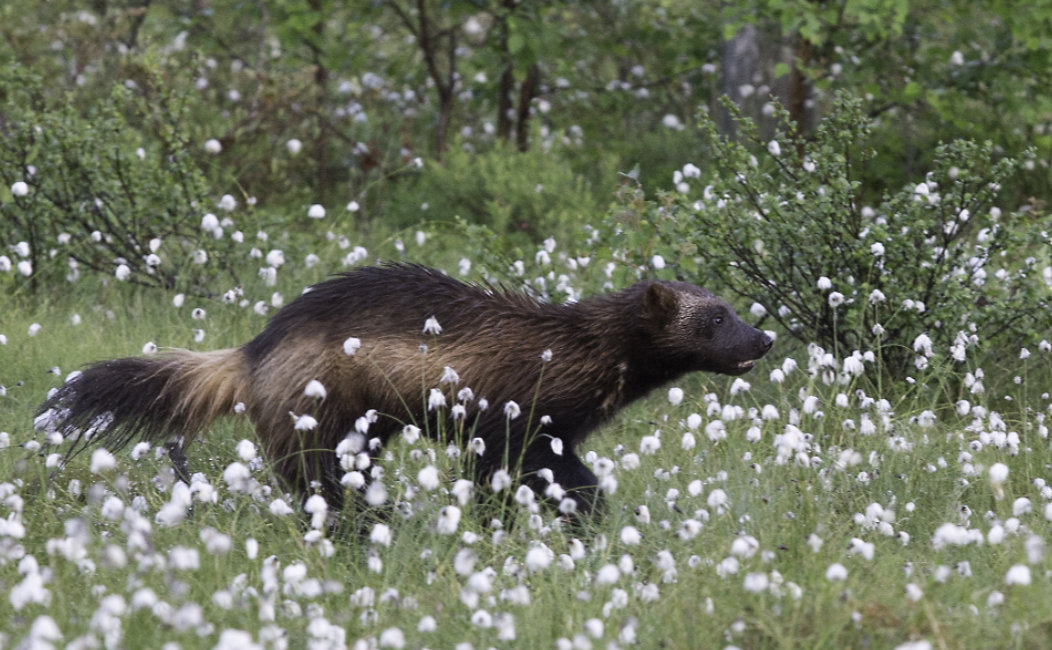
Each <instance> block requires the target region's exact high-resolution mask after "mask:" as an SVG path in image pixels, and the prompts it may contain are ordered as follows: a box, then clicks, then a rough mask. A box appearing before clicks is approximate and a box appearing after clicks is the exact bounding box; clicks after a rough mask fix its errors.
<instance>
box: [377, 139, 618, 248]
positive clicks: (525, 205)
mask: <svg viewBox="0 0 1052 650" xmlns="http://www.w3.org/2000/svg"><path fill="white" fill-rule="evenodd" d="M611 176H612V173H611ZM408 185H409V186H408V187H406V186H400V185H397V184H395V185H392V186H391V189H392V196H391V197H390V198H389V203H388V204H387V206H386V210H385V212H386V216H385V221H387V223H389V224H391V225H393V226H396V227H404V226H409V225H412V224H415V223H418V222H420V221H421V220H422V219H424V218H430V219H439V220H451V219H452V218H453V217H454V216H460V217H462V218H463V219H464V220H465V221H467V222H469V223H474V224H481V225H485V226H487V227H488V228H490V229H491V230H493V231H494V232H496V233H500V234H507V235H511V236H512V237H513V239H515V240H516V241H517V242H522V243H524V242H528V241H534V242H539V241H541V240H543V239H545V238H546V237H549V236H553V235H558V234H560V232H559V231H561V230H564V229H565V228H566V227H567V224H577V223H581V222H582V221H584V220H586V219H589V218H591V217H592V215H596V214H600V213H601V212H602V211H603V209H604V208H605V206H603V205H601V203H600V202H599V200H598V199H597V198H596V197H595V196H594V195H593V193H592V191H591V189H590V188H589V187H588V186H587V184H586V183H585V181H584V179H583V178H582V177H581V176H579V175H576V174H574V173H573V171H572V169H571V168H570V166H569V165H568V164H567V163H566V162H565V161H563V160H562V159H560V158H559V157H557V156H554V155H550V154H546V153H544V152H541V151H526V152H517V151H515V150H514V148H513V147H511V146H510V145H501V144H498V145H497V146H495V147H494V148H493V149H491V150H489V151H486V152H484V153H469V152H468V151H465V150H463V149H456V150H453V151H450V152H449V154H448V155H447V156H446V158H445V160H444V162H442V163H439V162H432V161H427V162H425V166H424V168H423V169H422V170H421V172H420V174H419V175H418V176H417V177H416V178H415V179H413V180H412V181H409V183H408Z"/></svg>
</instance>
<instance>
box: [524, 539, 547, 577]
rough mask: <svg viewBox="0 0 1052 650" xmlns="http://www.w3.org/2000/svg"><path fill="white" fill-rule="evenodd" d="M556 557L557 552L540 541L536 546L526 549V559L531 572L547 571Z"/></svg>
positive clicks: (527, 567)
mask: <svg viewBox="0 0 1052 650" xmlns="http://www.w3.org/2000/svg"><path fill="white" fill-rule="evenodd" d="M554 559H555V553H554V552H553V551H552V550H551V549H550V548H548V547H547V546H545V545H544V544H540V543H538V544H537V545H536V546H533V547H531V548H530V550H528V551H526V558H525V560H524V562H525V564H526V569H527V570H528V571H529V572H530V573H540V572H541V571H545V570H546V569H547V568H548V567H549V566H550V565H551V563H552V561H553V560H554Z"/></svg>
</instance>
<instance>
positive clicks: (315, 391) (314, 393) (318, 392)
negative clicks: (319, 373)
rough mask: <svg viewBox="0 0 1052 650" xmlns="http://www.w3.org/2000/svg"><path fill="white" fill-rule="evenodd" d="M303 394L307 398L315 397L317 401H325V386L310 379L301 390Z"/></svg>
mask: <svg viewBox="0 0 1052 650" xmlns="http://www.w3.org/2000/svg"><path fill="white" fill-rule="evenodd" d="M303 394H304V395H305V396H307V397H315V398H317V399H325V396H326V395H327V394H328V392H327V391H326V390H325V385H324V384H322V383H321V382H320V381H318V380H317V379H311V380H310V381H308V382H307V386H306V388H304V389H303Z"/></svg>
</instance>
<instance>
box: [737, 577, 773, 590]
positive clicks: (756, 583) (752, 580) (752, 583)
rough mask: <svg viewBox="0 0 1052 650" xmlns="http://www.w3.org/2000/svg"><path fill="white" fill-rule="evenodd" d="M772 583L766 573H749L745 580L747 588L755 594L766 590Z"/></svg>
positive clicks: (744, 583) (744, 584)
mask: <svg viewBox="0 0 1052 650" xmlns="http://www.w3.org/2000/svg"><path fill="white" fill-rule="evenodd" d="M770 584H771V581H770V579H769V578H768V577H767V574H766V573H747V574H746V575H745V580H744V582H743V586H744V587H745V590H746V591H751V592H752V593H754V594H758V593H761V592H763V591H766V590H767V588H768V587H769V586H770Z"/></svg>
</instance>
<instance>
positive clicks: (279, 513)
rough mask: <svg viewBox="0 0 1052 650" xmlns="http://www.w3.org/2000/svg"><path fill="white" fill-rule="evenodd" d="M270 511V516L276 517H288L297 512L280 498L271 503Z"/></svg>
mask: <svg viewBox="0 0 1052 650" xmlns="http://www.w3.org/2000/svg"><path fill="white" fill-rule="evenodd" d="M268 509H269V510H270V514H272V515H274V516H275V517H287V516H289V515H291V514H292V513H294V512H295V510H293V509H292V506H290V505H289V504H288V502H287V501H285V500H284V499H280V498H279V499H274V500H273V501H271V502H270V506H269V508H268Z"/></svg>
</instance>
